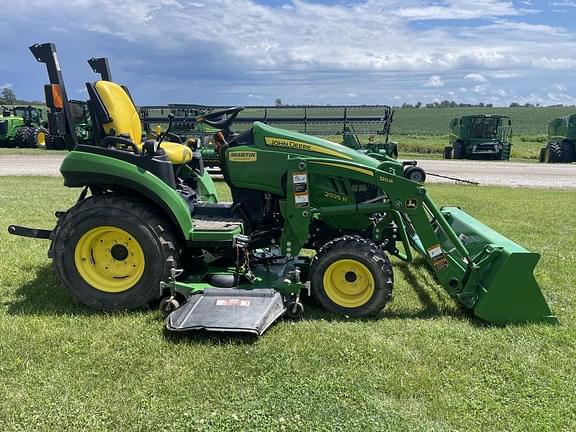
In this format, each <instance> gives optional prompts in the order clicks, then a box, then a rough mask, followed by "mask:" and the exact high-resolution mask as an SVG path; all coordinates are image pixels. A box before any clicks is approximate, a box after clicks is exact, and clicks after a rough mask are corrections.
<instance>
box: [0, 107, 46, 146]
mask: <svg viewBox="0 0 576 432" xmlns="http://www.w3.org/2000/svg"><path fill="white" fill-rule="evenodd" d="M2 108H3V113H2V117H0V146H1V147H41V146H44V145H45V144H46V136H47V133H48V131H47V130H46V128H45V126H46V125H45V123H44V121H43V119H42V113H43V110H42V108H35V107H32V106H18V107H13V108H7V107H2Z"/></svg>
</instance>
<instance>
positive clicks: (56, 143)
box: [46, 135, 66, 150]
mask: <svg viewBox="0 0 576 432" xmlns="http://www.w3.org/2000/svg"><path fill="white" fill-rule="evenodd" d="M46 149H47V150H64V149H66V143H65V142H64V138H62V137H61V136H57V135H47V136H46Z"/></svg>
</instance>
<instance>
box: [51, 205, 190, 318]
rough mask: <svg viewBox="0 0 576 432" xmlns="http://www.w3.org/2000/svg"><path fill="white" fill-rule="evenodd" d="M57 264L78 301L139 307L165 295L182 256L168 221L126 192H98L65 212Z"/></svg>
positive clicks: (55, 240) (54, 252) (55, 245)
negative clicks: (165, 283)
mask: <svg viewBox="0 0 576 432" xmlns="http://www.w3.org/2000/svg"><path fill="white" fill-rule="evenodd" d="M51 240H52V245H51V248H50V255H51V257H52V258H53V263H52V266H53V269H54V272H55V273H56V274H57V276H58V278H59V279H60V281H61V282H62V283H63V285H64V286H65V287H66V288H67V289H68V290H69V291H70V293H71V294H72V296H73V297H74V299H75V300H77V301H79V302H81V303H83V304H85V305H87V306H90V307H92V308H95V309H101V310H124V309H135V308H139V307H142V306H145V305H147V304H149V303H150V302H152V301H154V300H157V299H159V298H160V296H161V283H162V282H163V281H167V280H168V279H169V277H170V275H171V271H172V269H174V268H176V266H177V264H178V260H179V253H178V249H177V246H176V245H177V238H176V236H175V235H174V233H173V232H172V228H171V226H170V224H169V223H168V221H167V220H166V219H165V218H164V217H162V216H161V215H160V214H158V213H157V212H155V211H152V210H151V209H150V207H149V206H147V205H146V204H145V203H143V202H140V201H136V200H131V199H130V198H128V197H126V196H113V195H110V196H106V195H104V196H97V197H90V198H87V199H85V200H83V201H81V202H80V203H78V204H76V205H75V206H74V207H72V208H71V209H70V210H68V211H67V212H66V213H65V215H63V216H62V217H60V219H59V220H58V224H57V226H56V229H55V230H54V232H53V234H52V236H51Z"/></svg>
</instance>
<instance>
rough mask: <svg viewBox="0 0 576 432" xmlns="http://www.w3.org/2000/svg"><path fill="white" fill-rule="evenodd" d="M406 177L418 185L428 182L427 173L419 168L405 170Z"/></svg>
mask: <svg viewBox="0 0 576 432" xmlns="http://www.w3.org/2000/svg"><path fill="white" fill-rule="evenodd" d="M404 177H405V178H407V179H408V180H412V181H413V182H417V183H424V182H425V181H426V171H424V170H423V169H422V168H420V167H417V166H409V167H407V168H406V169H405V170H404Z"/></svg>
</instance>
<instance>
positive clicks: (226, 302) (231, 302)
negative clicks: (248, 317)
mask: <svg viewBox="0 0 576 432" xmlns="http://www.w3.org/2000/svg"><path fill="white" fill-rule="evenodd" d="M216 306H241V307H248V306H250V300H246V299H240V298H228V299H218V300H216Z"/></svg>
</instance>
